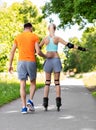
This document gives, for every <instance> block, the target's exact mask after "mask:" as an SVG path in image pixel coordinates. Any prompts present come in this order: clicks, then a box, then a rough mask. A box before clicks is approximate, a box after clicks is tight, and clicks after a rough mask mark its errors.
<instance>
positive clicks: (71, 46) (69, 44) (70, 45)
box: [66, 42, 74, 49]
mask: <svg viewBox="0 0 96 130" xmlns="http://www.w3.org/2000/svg"><path fill="white" fill-rule="evenodd" d="M66 46H68V48H70V49H71V48H74V44H72V43H70V42H68V44H67V45H66Z"/></svg>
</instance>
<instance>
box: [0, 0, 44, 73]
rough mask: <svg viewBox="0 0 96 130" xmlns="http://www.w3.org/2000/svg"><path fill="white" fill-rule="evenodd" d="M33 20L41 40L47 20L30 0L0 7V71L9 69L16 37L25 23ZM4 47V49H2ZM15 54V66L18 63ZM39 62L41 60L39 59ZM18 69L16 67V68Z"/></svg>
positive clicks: (35, 30) (35, 31)
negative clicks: (11, 50)
mask: <svg viewBox="0 0 96 130" xmlns="http://www.w3.org/2000/svg"><path fill="white" fill-rule="evenodd" d="M26 22H31V23H32V24H33V27H34V33H36V34H37V35H38V36H39V38H40V40H41V39H42V37H44V36H45V35H46V22H45V20H43V19H42V14H41V13H40V12H39V10H38V9H37V8H36V6H34V5H33V4H32V2H31V1H29V0H24V1H23V2H22V3H19V2H15V3H13V4H12V5H11V6H9V7H7V6H6V5H5V4H4V5H2V6H1V8H0V23H1V24H0V66H1V68H0V71H5V70H7V67H8V66H7V64H8V59H9V54H10V49H11V47H12V44H13V41H14V38H15V36H16V35H17V34H19V33H20V32H22V31H23V24H24V23H26ZM2 48H3V49H2ZM17 57H18V56H17V54H16V55H15V60H14V66H16V64H17ZM38 62H39V61H38ZM15 69H16V68H15Z"/></svg>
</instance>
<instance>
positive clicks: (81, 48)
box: [78, 46, 86, 51]
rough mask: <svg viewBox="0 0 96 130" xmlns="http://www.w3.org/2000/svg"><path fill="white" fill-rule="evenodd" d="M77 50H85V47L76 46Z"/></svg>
mask: <svg viewBox="0 0 96 130" xmlns="http://www.w3.org/2000/svg"><path fill="white" fill-rule="evenodd" d="M78 50H80V51H86V48H83V47H80V46H78Z"/></svg>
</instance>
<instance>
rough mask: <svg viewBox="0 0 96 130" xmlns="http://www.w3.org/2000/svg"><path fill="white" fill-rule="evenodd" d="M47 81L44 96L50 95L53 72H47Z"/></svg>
mask: <svg viewBox="0 0 96 130" xmlns="http://www.w3.org/2000/svg"><path fill="white" fill-rule="evenodd" d="M45 76H46V81H45V87H44V97H48V95H49V89H50V88H49V87H50V83H51V73H47V72H46V73H45Z"/></svg>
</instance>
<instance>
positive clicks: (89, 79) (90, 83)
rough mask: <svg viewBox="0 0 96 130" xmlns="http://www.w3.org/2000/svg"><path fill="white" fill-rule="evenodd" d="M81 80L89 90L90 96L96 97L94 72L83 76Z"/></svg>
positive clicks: (95, 75) (95, 74)
mask: <svg viewBox="0 0 96 130" xmlns="http://www.w3.org/2000/svg"><path fill="white" fill-rule="evenodd" d="M83 82H84V84H85V86H86V88H88V90H90V91H91V93H92V96H93V97H95V98H96V73H94V74H91V75H88V76H87V75H86V76H84V77H83Z"/></svg>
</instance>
